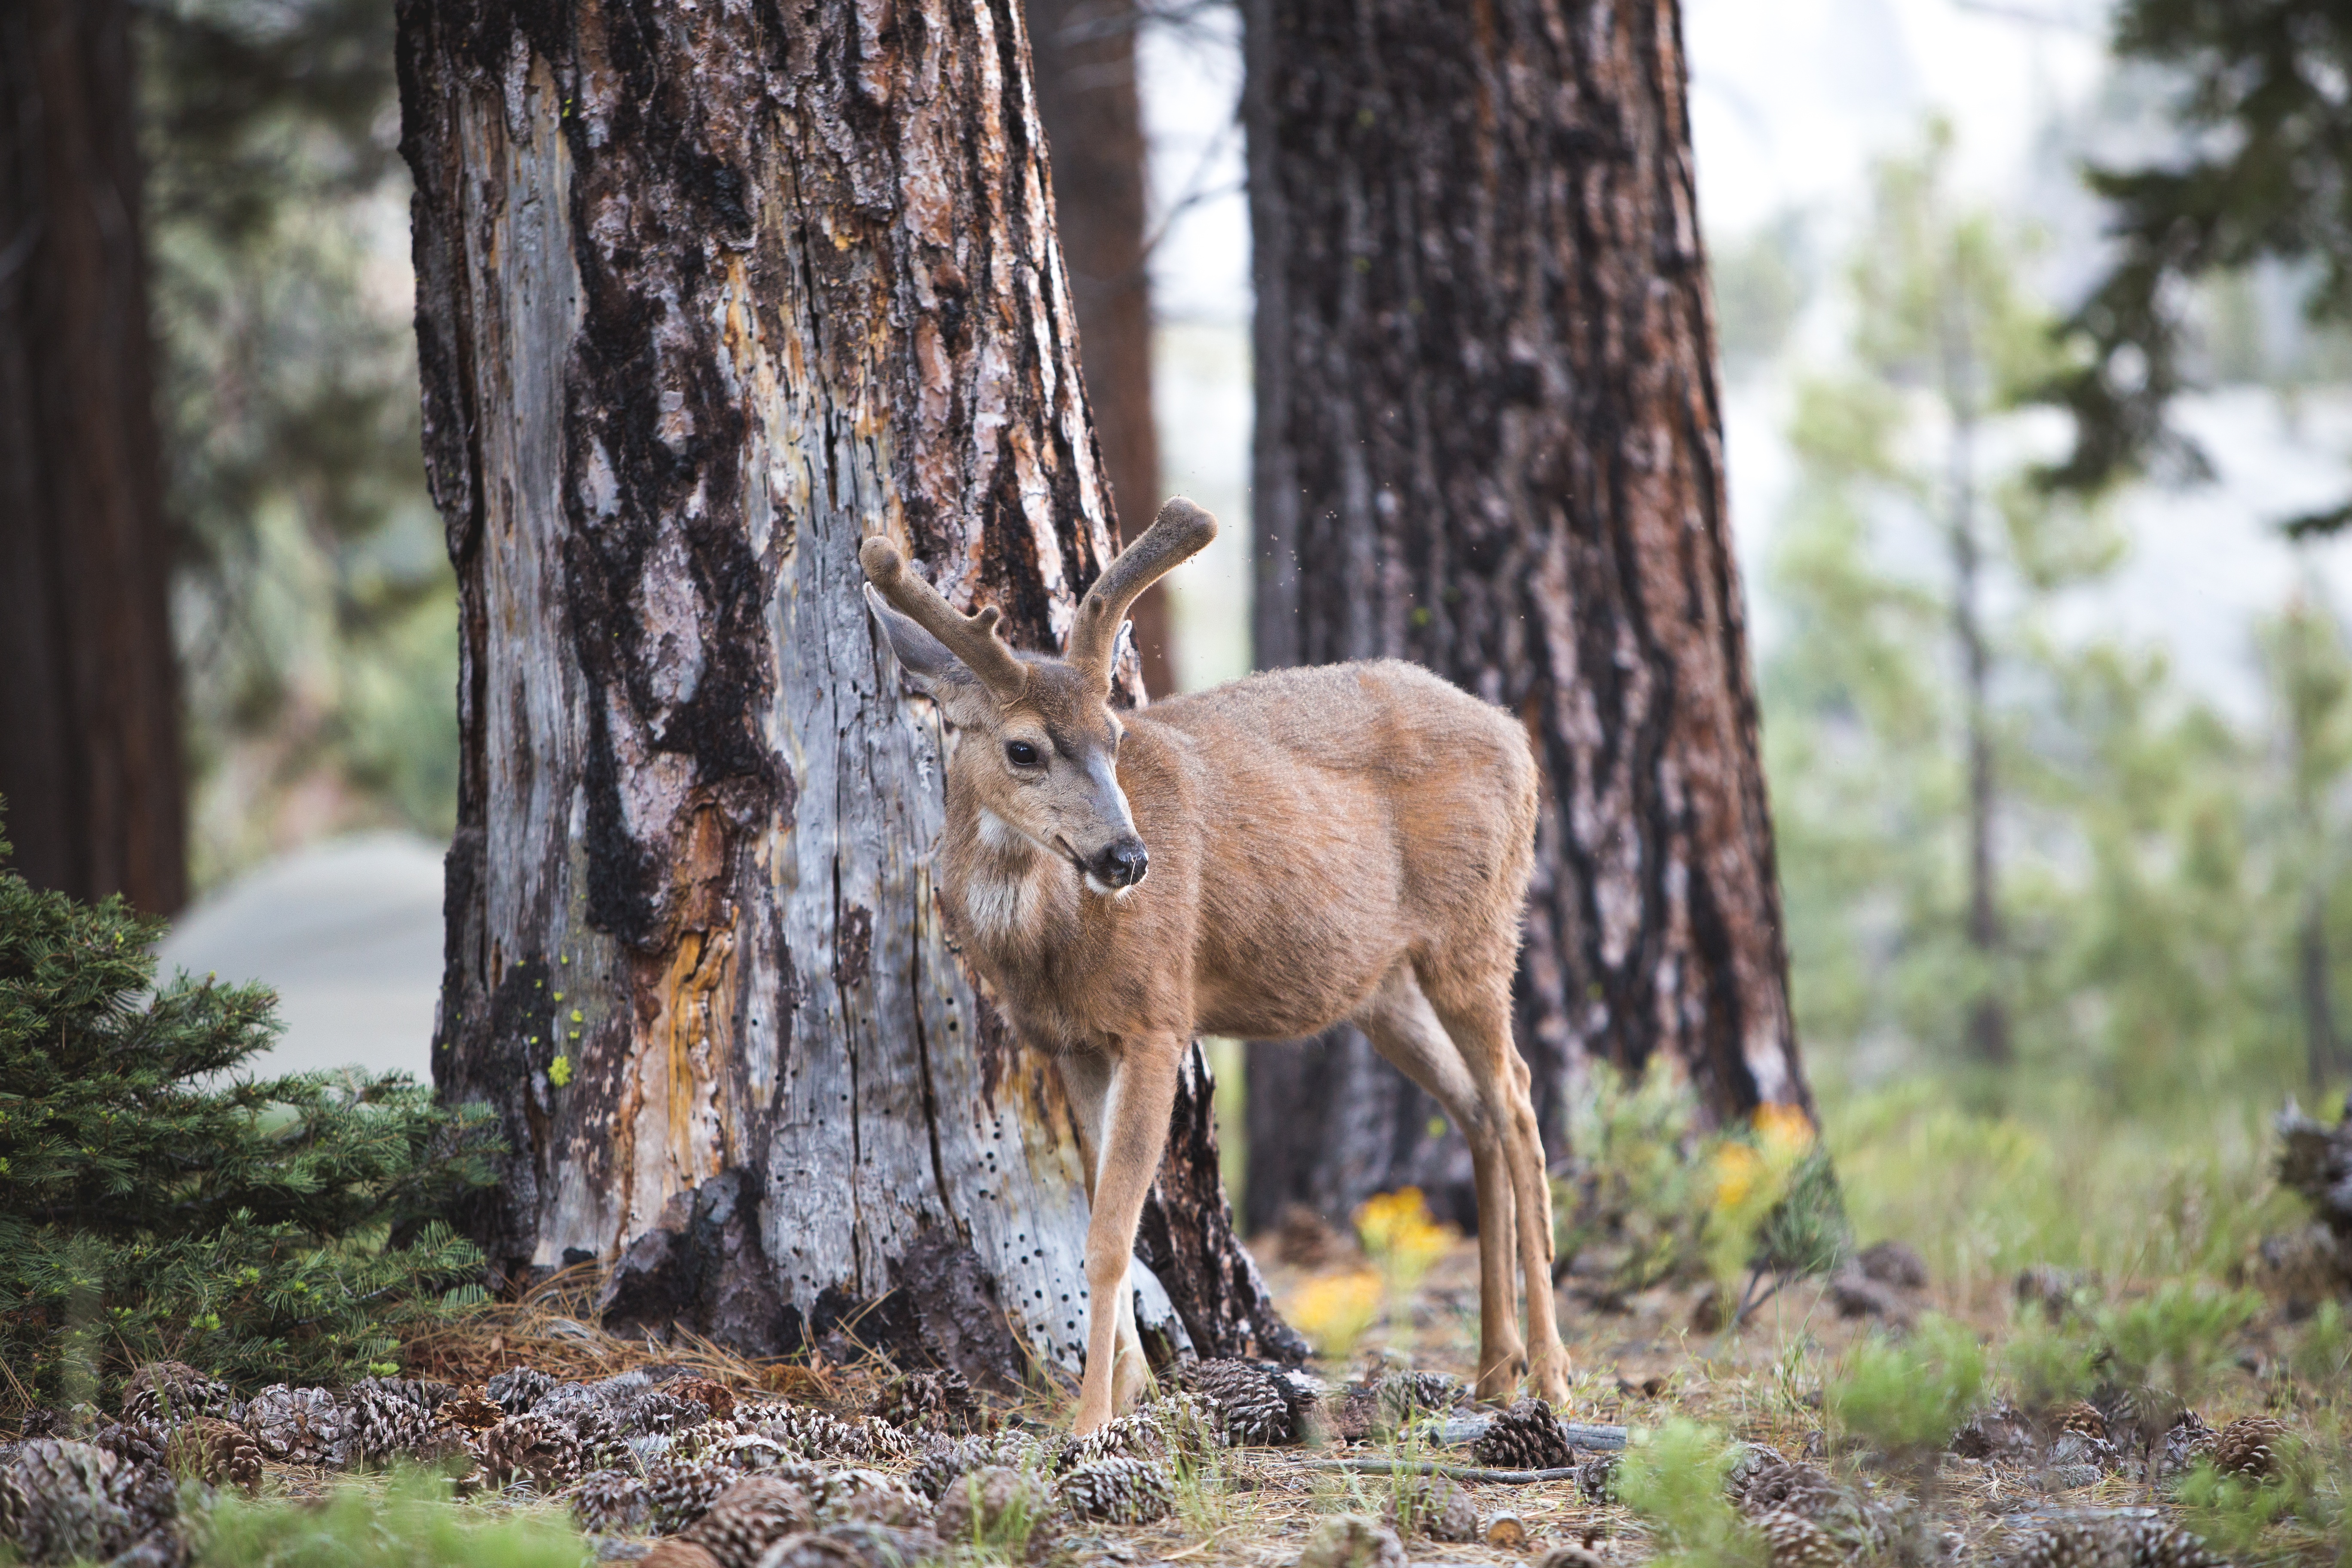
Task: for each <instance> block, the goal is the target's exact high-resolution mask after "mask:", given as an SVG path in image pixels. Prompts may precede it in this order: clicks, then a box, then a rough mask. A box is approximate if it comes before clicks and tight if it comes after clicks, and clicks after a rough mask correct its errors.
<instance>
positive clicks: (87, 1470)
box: [0, 1437, 171, 1563]
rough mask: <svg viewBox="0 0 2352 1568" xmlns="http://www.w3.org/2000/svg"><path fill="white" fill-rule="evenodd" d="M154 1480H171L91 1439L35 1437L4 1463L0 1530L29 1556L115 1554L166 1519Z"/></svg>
mask: <svg viewBox="0 0 2352 1568" xmlns="http://www.w3.org/2000/svg"><path fill="white" fill-rule="evenodd" d="M155 1479H160V1480H161V1481H162V1483H163V1486H164V1487H166V1488H168V1487H169V1486H170V1484H171V1479H170V1478H169V1477H168V1476H163V1477H154V1478H143V1477H142V1474H141V1472H140V1471H138V1470H137V1469H135V1468H133V1467H131V1466H129V1465H126V1464H124V1463H123V1462H122V1461H121V1459H119V1458H116V1457H115V1456H114V1455H113V1454H111V1453H109V1452H108V1451H107V1450H106V1449H104V1448H100V1447H95V1446H94V1445H91V1444H89V1443H75V1442H68V1441H65V1440H61V1439H59V1438H55V1437H36V1438H34V1439H32V1440H31V1441H29V1442H26V1443H22V1444H19V1445H18V1446H17V1447H16V1451H15V1453H14V1454H13V1455H11V1456H10V1458H8V1460H7V1463H6V1465H5V1468H0V1536H5V1538H6V1539H7V1540H9V1541H11V1542H15V1544H16V1549H17V1551H18V1552H20V1553H21V1554H22V1555H23V1557H24V1559H25V1561H26V1562H31V1563H68V1562H73V1561H76V1560H78V1559H81V1558H98V1559H100V1560H104V1559H107V1558H110V1557H113V1556H115V1555H117V1554H118V1553H120V1552H126V1551H128V1550H130V1548H131V1546H132V1545H133V1544H134V1543H135V1542H138V1540H139V1538H140V1537H141V1536H142V1535H145V1534H147V1533H148V1532H149V1531H151V1530H152V1529H154V1528H155V1527H156V1526H157V1525H158V1524H160V1523H161V1522H162V1520H161V1519H159V1518H158V1517H157V1515H159V1514H160V1513H163V1511H164V1510H163V1506H162V1502H163V1500H161V1499H159V1496H158V1494H157V1493H156V1491H155V1490H154V1489H153V1488H152V1480H155ZM142 1481H147V1482H148V1483H149V1484H146V1485H142Z"/></svg>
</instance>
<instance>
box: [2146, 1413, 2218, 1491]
mask: <svg viewBox="0 0 2352 1568" xmlns="http://www.w3.org/2000/svg"><path fill="white" fill-rule="evenodd" d="M2219 1436H2221V1434H2220V1433H2218V1432H2216V1431H2214V1430H2213V1428H2212V1427H2210V1426H2207V1425H2205V1420H2204V1417H2202V1416H2200V1415H2198V1414H2197V1412H2195V1411H2194V1410H2183V1411H2182V1412H2181V1413H2180V1417H2179V1420H2177V1421H2175V1422H2173V1424H2172V1426H2171V1427H2170V1429H2169V1430H2168V1431H2167V1432H2166V1433H2165V1434H2164V1458H2163V1460H2162V1462H2161V1464H2160V1465H2159V1466H2158V1470H2157V1473H2158V1475H2163V1476H2178V1475H2184V1474H2186V1473H2187V1472H2189V1470H2191V1469H2194V1468H2196V1466H2197V1461H2198V1460H2199V1459H2200V1458H2204V1457H2205V1456H2206V1455H2207V1454H2209V1453H2210V1452H2212V1450H2213V1443H2214V1439H2216V1438H2217V1437H2219Z"/></svg>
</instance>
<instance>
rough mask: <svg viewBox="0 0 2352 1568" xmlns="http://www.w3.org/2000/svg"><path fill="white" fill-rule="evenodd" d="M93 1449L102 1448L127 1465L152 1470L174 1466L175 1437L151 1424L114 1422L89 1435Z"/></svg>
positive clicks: (143, 1422) (145, 1422) (164, 1428)
mask: <svg viewBox="0 0 2352 1568" xmlns="http://www.w3.org/2000/svg"><path fill="white" fill-rule="evenodd" d="M89 1445H90V1447H93V1448H103V1449H105V1450H106V1451H107V1452H108V1453H110V1454H111V1455H113V1456H114V1457H115V1458H118V1459H120V1460H121V1461H122V1462H123V1463H124V1464H126V1465H131V1466H133V1467H138V1468H146V1469H151V1470H168V1469H170V1468H172V1467H171V1458H170V1449H171V1446H172V1434H171V1431H170V1429H169V1428H166V1427H163V1426H157V1425H156V1424H155V1423H154V1422H152V1421H115V1422H110V1423H109V1424H107V1425H106V1426H101V1427H100V1428H99V1429H98V1430H97V1431H95V1432H93V1433H91V1434H90V1435H89Z"/></svg>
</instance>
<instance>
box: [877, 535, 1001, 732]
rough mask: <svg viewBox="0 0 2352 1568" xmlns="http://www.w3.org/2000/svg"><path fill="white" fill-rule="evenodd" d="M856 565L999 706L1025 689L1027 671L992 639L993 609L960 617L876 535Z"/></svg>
mask: <svg viewBox="0 0 2352 1568" xmlns="http://www.w3.org/2000/svg"><path fill="white" fill-rule="evenodd" d="M857 561H858V564H860V565H862V566H864V567H865V568H866V581H867V582H869V583H871V584H874V586H875V588H876V589H877V591H878V592H879V593H880V594H881V595H882V596H883V597H884V598H886V599H887V600H889V601H890V603H891V605H893V606H894V607H895V608H896V609H897V610H898V613H899V614H900V615H903V616H906V617H908V619H909V620H911V621H913V622H914V623H915V624H916V625H918V626H921V627H922V628H923V629H924V630H925V631H927V632H929V633H930V634H931V635H932V636H933V637H937V638H939V639H940V641H941V642H943V643H945V644H946V645H947V648H948V651H949V652H950V653H952V654H954V655H955V656H956V657H957V658H960V659H961V660H963V662H964V665H965V667H966V668H969V669H970V670H971V672H972V673H973V674H974V675H976V676H978V677H980V682H981V684H982V686H985V687H987V688H988V689H989V692H990V693H991V694H992V696H994V697H995V699H996V700H998V701H999V702H1010V701H1012V700H1013V699H1015V698H1017V697H1019V696H1020V695H1021V693H1022V692H1023V691H1024V690H1025V689H1027V688H1028V685H1029V667H1028V666H1027V665H1024V664H1023V663H1022V662H1021V661H1020V660H1019V659H1018V658H1014V657H1013V650H1012V649H1011V648H1009V647H1005V646H1004V639H1003V637H998V636H997V635H996V622H997V618H998V617H997V610H996V606H995V605H986V606H984V607H983V608H982V610H981V611H980V613H979V614H978V615H972V616H966V615H961V614H959V613H958V612H957V610H956V608H955V606H954V605H950V604H949V603H948V602H947V600H945V599H944V598H942V597H940V591H939V590H938V589H937V588H934V587H932V586H931V585H930V584H929V583H926V582H924V581H923V580H922V579H921V578H920V577H918V576H916V575H915V574H913V573H912V572H909V571H908V570H907V560H906V557H905V556H903V555H900V554H899V553H898V546H897V545H895V544H893V543H891V542H889V541H888V540H887V539H885V538H883V537H882V536H881V535H879V534H876V535H874V536H873V537H871V538H869V539H867V540H866V542H865V543H863V544H861V545H859V546H858V547H857Z"/></svg>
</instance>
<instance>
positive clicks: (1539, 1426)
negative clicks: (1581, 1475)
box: [1470, 1399, 1576, 1470]
mask: <svg viewBox="0 0 2352 1568" xmlns="http://www.w3.org/2000/svg"><path fill="white" fill-rule="evenodd" d="M1470 1452H1471V1454H1472V1456H1473V1457H1474V1458H1476V1459H1477V1461H1478V1462H1479V1463H1480V1464H1482V1465H1488V1466H1491V1467H1493V1468H1496V1469H1498V1470H1553V1469H1561V1468H1566V1467H1567V1466H1569V1465H1571V1464H1574V1463H1575V1462H1576V1455H1575V1451H1574V1450H1573V1449H1571V1448H1570V1447H1569V1446H1568V1434H1566V1433H1565V1432H1563V1431H1561V1430H1560V1427H1559V1416H1557V1415H1553V1414H1552V1413H1551V1406H1550V1405H1547V1404H1545V1403H1544V1402H1543V1401H1542V1400H1540V1399H1522V1400H1520V1401H1519V1402H1518V1403H1517V1405H1512V1406H1511V1407H1510V1408H1509V1409H1508V1410H1506V1411H1504V1412H1503V1413H1502V1414H1501V1415H1497V1416H1496V1417H1495V1424H1494V1425H1493V1426H1489V1427H1487V1428H1486V1436H1483V1437H1481V1438H1479V1439H1478V1441H1477V1442H1476V1443H1475V1444H1473V1445H1472V1446H1471V1449H1470Z"/></svg>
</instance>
